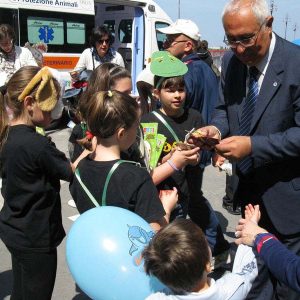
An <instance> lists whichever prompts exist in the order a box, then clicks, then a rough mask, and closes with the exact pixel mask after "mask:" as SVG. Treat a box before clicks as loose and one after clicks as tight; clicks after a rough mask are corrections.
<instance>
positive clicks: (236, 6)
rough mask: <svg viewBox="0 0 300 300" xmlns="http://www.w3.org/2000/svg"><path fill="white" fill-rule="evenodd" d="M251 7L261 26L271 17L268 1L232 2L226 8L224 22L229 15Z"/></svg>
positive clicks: (248, 0)
mask: <svg viewBox="0 0 300 300" xmlns="http://www.w3.org/2000/svg"><path fill="white" fill-rule="evenodd" d="M247 6H250V8H251V10H252V12H253V14H254V16H255V17H256V20H257V22H258V23H259V25H262V24H263V23H264V22H265V20H266V18H267V17H268V16H269V15H270V10H269V7H268V3H267V1H266V0H230V1H229V2H228V3H227V4H226V5H225V7H224V10H223V13H222V20H224V16H225V15H226V14H227V13H234V12H235V11H239V10H240V9H242V8H244V7H247Z"/></svg>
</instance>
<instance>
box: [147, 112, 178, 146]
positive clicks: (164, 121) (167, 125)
mask: <svg viewBox="0 0 300 300" xmlns="http://www.w3.org/2000/svg"><path fill="white" fill-rule="evenodd" d="M152 114H154V116H155V117H156V118H157V119H159V120H160V121H161V122H162V123H163V124H164V125H165V127H166V128H167V129H168V130H169V131H170V133H171V134H172V136H173V138H174V140H175V141H176V142H179V138H178V136H177V134H176V133H175V131H174V130H173V128H172V127H171V126H170V125H169V124H168V122H167V121H166V120H165V118H164V117H163V116H162V115H160V114H159V113H158V112H156V111H152Z"/></svg>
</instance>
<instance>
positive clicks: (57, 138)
mask: <svg viewBox="0 0 300 300" xmlns="http://www.w3.org/2000/svg"><path fill="white" fill-rule="evenodd" d="M49 135H50V136H51V138H52V139H53V141H54V142H55V143H56V146H57V147H58V148H59V149H60V150H61V151H63V152H65V153H66V155H68V137H69V135H70V129H68V128H65V129H61V130H57V131H54V132H52V133H50V134H49ZM224 191H225V173H224V172H220V171H219V170H218V169H216V168H214V167H212V166H210V167H207V168H206V170H205V173H204V180H203V192H204V196H205V197H206V198H207V199H208V200H209V201H210V203H211V205H212V206H213V208H214V210H215V212H216V214H217V216H218V218H219V221H220V224H221V226H222V228H223V232H224V235H225V238H226V239H227V240H228V241H229V242H232V241H233V240H234V232H235V226H236V224H237V221H238V219H239V216H234V215H231V214H229V213H228V212H227V211H226V210H225V209H223V208H222V198H223V196H224ZM61 199H62V215H63V225H64V228H65V230H66V232H68V231H69V229H70V227H71V226H72V224H73V220H74V219H75V218H76V216H77V215H78V211H77V209H76V208H73V207H71V206H69V205H68V201H69V200H70V199H71V195H70V193H69V184H68V183H67V182H64V181H62V182H61ZM2 205H3V199H2V198H1V197H0V208H1V207H2ZM65 241H66V239H64V241H63V242H62V243H61V245H60V246H59V247H58V269H57V276H56V282H55V287H54V292H53V296H52V299H53V300H69V299H73V300H84V299H89V298H88V297H87V296H85V295H84V294H83V293H81V292H80V290H79V289H78V287H76V285H75V282H74V280H73V279H72V276H71V274H70V272H69V269H68V267H67V264H66V259H65ZM223 273H224V270H221V271H219V272H218V273H215V274H214V277H215V278H218V277H219V276H221V275H222V274H223ZM11 288H12V270H11V258H10V254H9V252H8V251H7V249H6V247H5V245H4V244H3V243H2V241H1V240H0V300H1V299H4V300H8V299H9V298H10V292H11Z"/></svg>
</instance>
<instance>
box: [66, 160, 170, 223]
mask: <svg viewBox="0 0 300 300" xmlns="http://www.w3.org/2000/svg"><path fill="white" fill-rule="evenodd" d="M115 162H117V160H113V161H94V160H92V159H90V158H89V157H87V158H85V159H83V160H81V161H80V163H79V164H78V168H79V172H80V178H81V180H82V182H83V183H84V184H85V186H86V187H87V188H88V190H89V191H90V193H91V194H92V195H93V196H94V198H95V199H96V200H97V201H98V203H99V204H100V205H101V199H102V193H103V188H104V184H105V180H106V177H107V175H108V173H109V171H110V169H111V168H112V166H113V165H114V163H115ZM70 192H71V194H72V196H73V199H74V201H75V202H76V205H77V209H78V211H79V212H80V213H83V212H85V211H86V210H88V209H91V208H94V207H95V206H94V204H93V202H92V201H91V200H90V198H89V197H88V195H87V194H86V192H85V191H84V190H83V188H82V186H81V184H80V183H79V182H78V180H77V178H76V176H74V178H73V180H72V182H71V184H70ZM106 203H107V205H112V206H118V207H121V208H125V209H129V210H132V211H134V212H135V213H136V214H138V215H139V216H141V217H142V218H144V219H145V220H146V221H147V222H149V223H151V222H154V221H158V220H160V219H161V218H162V217H163V216H164V215H165V211H164V209H163V206H162V203H161V201H160V199H159V197H158V193H157V190H156V188H155V186H154V184H153V182H152V179H151V177H150V175H149V174H148V172H147V171H146V170H145V169H143V168H140V167H138V166H136V165H134V164H131V163H122V164H120V165H119V166H118V168H117V169H116V170H115V172H114V173H113V175H112V177H111V179H110V182H109V184H108V188H107V196H106Z"/></svg>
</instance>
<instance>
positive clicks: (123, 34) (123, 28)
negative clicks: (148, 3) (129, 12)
mask: <svg viewBox="0 0 300 300" xmlns="http://www.w3.org/2000/svg"><path fill="white" fill-rule="evenodd" d="M118 34H119V41H120V42H121V43H131V41H132V19H127V20H121V22H120V24H119V30H118Z"/></svg>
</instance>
